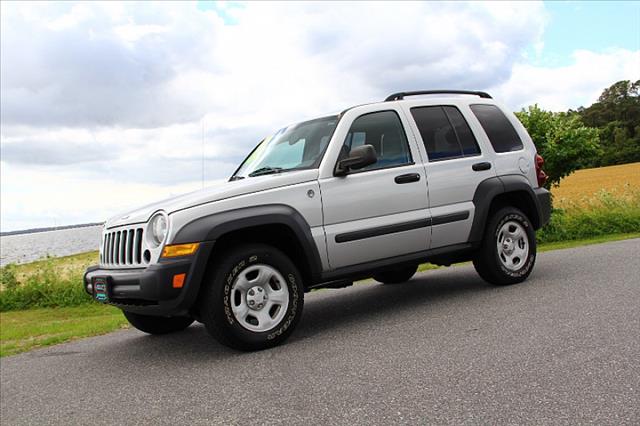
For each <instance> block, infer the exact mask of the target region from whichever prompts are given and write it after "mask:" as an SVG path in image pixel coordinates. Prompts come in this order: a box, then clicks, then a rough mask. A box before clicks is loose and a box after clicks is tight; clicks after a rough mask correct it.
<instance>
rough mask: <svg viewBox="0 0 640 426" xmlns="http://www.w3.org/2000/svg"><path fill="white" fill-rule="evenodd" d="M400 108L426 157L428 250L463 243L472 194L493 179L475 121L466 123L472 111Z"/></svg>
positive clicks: (451, 106)
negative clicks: (429, 211) (485, 182)
mask: <svg viewBox="0 0 640 426" xmlns="http://www.w3.org/2000/svg"><path fill="white" fill-rule="evenodd" d="M403 106H404V108H405V111H406V114H407V116H408V117H410V120H411V126H413V128H414V133H415V134H416V137H417V138H418V140H419V145H420V148H421V149H422V150H423V154H424V156H425V158H426V159H427V160H426V161H425V174H426V176H427V181H428V185H429V207H430V210H431V217H432V234H431V248H437V247H443V246H448V245H453V244H459V243H465V242H467V240H468V238H469V233H470V231H471V225H472V223H473V216H474V213H475V208H474V204H473V196H474V193H475V190H476V188H477V187H478V184H479V183H480V182H482V181H483V180H485V179H487V178H489V177H492V176H495V171H494V167H493V161H492V160H493V158H492V157H493V155H492V153H489V152H488V150H487V149H486V147H485V146H483V145H484V144H482V143H481V142H480V141H478V139H477V138H476V136H475V135H477V134H478V131H479V128H478V127H479V126H478V123H477V121H476V122H473V123H472V124H470V120H468V119H467V118H466V117H465V115H467V116H468V115H469V114H470V113H471V111H470V110H469V108H468V106H467V105H465V104H464V103H462V102H451V103H447V104H440V105H433V104H430V105H429V104H427V105H425V104H421V103H420V102H419V101H413V102H406V103H404V104H403ZM472 126H474V127H476V128H475V129H474V128H473V127H472ZM479 142H480V143H479ZM481 146H483V147H482V148H481Z"/></svg>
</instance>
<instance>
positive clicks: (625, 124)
mask: <svg viewBox="0 0 640 426" xmlns="http://www.w3.org/2000/svg"><path fill="white" fill-rule="evenodd" d="M639 94H640V80H637V81H635V82H631V81H630V80H623V81H618V82H617V83H615V84H613V85H611V86H610V87H608V88H607V89H605V90H604V91H603V92H602V94H601V95H600V97H599V98H598V101H597V102H595V103H594V104H593V105H591V106H589V107H587V108H584V107H580V108H578V109H577V110H571V109H570V110H569V111H566V112H551V111H545V110H543V109H541V108H540V107H538V105H532V106H529V107H528V108H526V109H522V110H521V111H520V112H517V113H516V115H517V116H518V118H519V119H520V121H521V122H522V124H523V125H524V126H525V127H526V128H527V131H528V132H529V134H530V135H531V138H532V139H533V142H534V143H535V145H536V148H537V150H538V153H539V154H540V155H542V156H543V157H544V159H545V166H544V169H545V171H546V172H547V174H548V175H549V180H548V182H547V184H546V186H548V187H551V186H552V185H557V184H558V183H560V179H562V178H563V177H565V176H567V175H569V174H570V173H572V172H573V171H574V170H577V169H581V168H590V167H601V166H610V165H614V164H625V163H633V162H637V161H640V96H639Z"/></svg>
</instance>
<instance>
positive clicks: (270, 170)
mask: <svg viewBox="0 0 640 426" xmlns="http://www.w3.org/2000/svg"><path fill="white" fill-rule="evenodd" d="M283 170H284V169H283V168H282V167H269V166H266V167H260V168H259V169H256V170H254V171H252V172H251V173H249V177H254V176H262V175H272V174H275V173H280V172H281V171H283Z"/></svg>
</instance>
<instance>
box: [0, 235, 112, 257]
mask: <svg viewBox="0 0 640 426" xmlns="http://www.w3.org/2000/svg"><path fill="white" fill-rule="evenodd" d="M101 232H102V226H100V225H98V226H87V227H83V228H73V229H60V230H57V231H46V232H34V233H32V234H20V235H6V236H3V237H0V266H4V265H6V264H8V263H26V262H32V261H34V260H38V259H41V258H43V257H46V256H47V255H49V256H56V257H57V256H68V255H70V254H76V253H84V252H87V251H93V250H98V247H99V246H100V236H101Z"/></svg>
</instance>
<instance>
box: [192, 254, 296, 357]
mask: <svg viewBox="0 0 640 426" xmlns="http://www.w3.org/2000/svg"><path fill="white" fill-rule="evenodd" d="M214 262H215V263H214V266H213V267H212V268H211V270H210V271H208V273H207V276H206V277H205V281H203V285H204V288H203V290H202V293H201V294H200V300H199V308H198V309H199V313H200V317H201V319H202V322H203V323H204V325H205V327H206V329H207V331H208V332H209V334H211V336H213V337H214V338H215V339H216V340H217V341H218V342H220V343H222V344H223V345H225V346H229V347H231V348H234V349H238V350H243V351H254V350H262V349H267V348H271V347H273V346H276V345H278V344H280V343H282V342H283V341H285V340H286V339H287V338H288V337H289V335H291V333H292V332H293V330H294V329H295V327H296V325H297V324H298V321H299V320H300V317H301V316H302V308H303V306H304V286H303V282H302V276H301V275H300V272H299V271H298V269H297V268H296V266H295V265H294V264H293V262H292V261H291V260H290V259H289V258H288V257H287V256H286V255H285V254H284V253H282V252H281V251H280V250H278V249H276V248H274V247H271V246H269V245H265V244H257V243H255V244H243V245H241V246H237V247H235V248H234V249H232V250H231V251H229V252H227V253H225V254H223V255H222V256H221V257H218V258H216V259H215V260H214ZM260 265H266V266H268V267H271V268H273V269H275V270H276V271H277V272H278V273H279V274H280V275H281V276H282V277H283V278H284V281H285V282H284V283H280V284H278V285H280V286H282V285H285V286H286V289H287V291H288V304H287V308H286V310H285V311H284V316H283V317H282V319H281V320H280V321H279V322H278V323H277V324H276V325H274V326H273V327H272V328H270V329H268V330H266V331H252V330H249V329H247V328H246V323H245V326H243V325H242V324H240V322H239V320H238V319H237V318H236V316H235V314H234V313H233V306H232V303H234V304H237V303H238V301H237V300H236V301H232V300H231V299H232V287H233V283H234V282H235V280H236V278H238V277H239V275H240V274H242V272H243V271H246V270H247V269H248V268H251V267H259V266H260ZM247 273H249V272H247ZM245 278H246V276H245ZM278 282H279V281H278ZM233 295H234V296H236V295H235V293H233ZM236 297H237V296H236ZM247 297H248V296H247V293H245V294H244V296H242V300H244V301H245V302H246V300H247ZM246 303H248V302H246ZM248 312H250V311H248ZM269 315H271V314H270V313H269Z"/></svg>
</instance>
